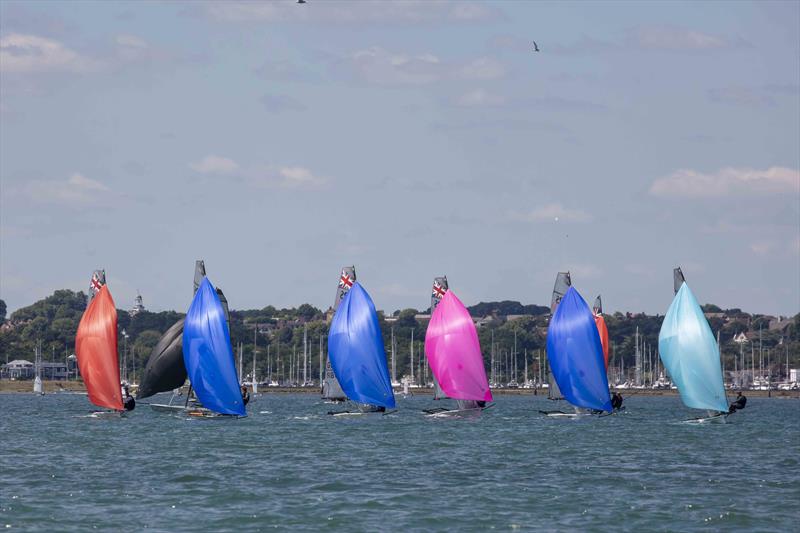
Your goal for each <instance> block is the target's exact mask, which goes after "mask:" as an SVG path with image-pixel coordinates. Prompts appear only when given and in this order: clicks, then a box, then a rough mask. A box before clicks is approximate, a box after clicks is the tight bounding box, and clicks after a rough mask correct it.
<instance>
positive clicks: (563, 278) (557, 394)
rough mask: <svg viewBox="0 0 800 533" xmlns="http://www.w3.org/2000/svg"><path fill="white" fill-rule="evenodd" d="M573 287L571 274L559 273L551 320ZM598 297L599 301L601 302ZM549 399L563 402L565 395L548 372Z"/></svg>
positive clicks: (551, 303) (554, 292) (551, 305)
mask: <svg viewBox="0 0 800 533" xmlns="http://www.w3.org/2000/svg"><path fill="white" fill-rule="evenodd" d="M571 286H572V278H571V277H570V275H569V272H559V273H558V274H557V275H556V283H555V285H554V286H553V297H552V298H551V300H550V318H552V317H553V315H554V314H555V312H556V307H558V304H559V303H561V298H563V297H564V295H565V294H566V293H567V290H568V289H569V288H570V287H571ZM599 298H600V297H599V296H598V300H599ZM547 399H548V400H563V399H564V395H562V394H561V389H559V388H558V383H556V379H555V377H554V376H553V372H551V371H549V370H548V372H547Z"/></svg>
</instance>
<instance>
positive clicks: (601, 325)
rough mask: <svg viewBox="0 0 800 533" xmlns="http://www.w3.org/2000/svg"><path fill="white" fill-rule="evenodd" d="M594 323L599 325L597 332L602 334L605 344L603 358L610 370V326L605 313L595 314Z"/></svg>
mask: <svg viewBox="0 0 800 533" xmlns="http://www.w3.org/2000/svg"><path fill="white" fill-rule="evenodd" d="M594 323H595V324H596V325H597V332H598V333H599V334H600V342H601V343H602V345H603V359H604V360H605V362H606V370H608V328H607V327H606V321H605V319H604V318H603V315H594Z"/></svg>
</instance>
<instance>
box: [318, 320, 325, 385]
mask: <svg viewBox="0 0 800 533" xmlns="http://www.w3.org/2000/svg"><path fill="white" fill-rule="evenodd" d="M323 359H324V357H322V333H320V334H319V386H320V387H321V386H322V380H323V379H325V376H323V375H322V373H323V372H324V371H325V370H324V363H323Z"/></svg>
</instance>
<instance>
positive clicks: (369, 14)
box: [205, 0, 502, 24]
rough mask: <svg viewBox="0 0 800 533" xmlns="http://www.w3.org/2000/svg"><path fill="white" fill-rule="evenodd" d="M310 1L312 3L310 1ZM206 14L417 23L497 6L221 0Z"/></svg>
mask: <svg viewBox="0 0 800 533" xmlns="http://www.w3.org/2000/svg"><path fill="white" fill-rule="evenodd" d="M311 4H313V5H311ZM205 12H206V15H207V16H208V17H209V18H212V19H215V20H220V21H224V22H315V23H324V24H358V23H382V24H419V23H437V22H438V23H441V22H460V23H471V22H484V21H489V20H495V19H498V18H501V16H502V15H501V13H500V11H499V10H497V9H495V8H491V7H487V6H486V5H482V4H478V3H474V2H466V1H463V0H459V1H455V0H404V1H402V2H390V1H386V0H359V1H357V2H352V1H351V2H345V1H339V2H320V1H316V2H309V3H308V4H307V5H297V4H296V3H295V2H294V1H285V2H253V1H231V0H228V1H223V2H211V3H208V4H206V5H205Z"/></svg>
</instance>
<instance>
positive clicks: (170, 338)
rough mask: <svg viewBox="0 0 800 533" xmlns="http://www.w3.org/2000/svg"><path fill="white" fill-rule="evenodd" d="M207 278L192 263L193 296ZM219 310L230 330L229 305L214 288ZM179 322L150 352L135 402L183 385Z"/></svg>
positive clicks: (201, 265)
mask: <svg viewBox="0 0 800 533" xmlns="http://www.w3.org/2000/svg"><path fill="white" fill-rule="evenodd" d="M205 275H206V266H205V263H204V262H203V261H202V260H198V261H196V262H195V266H194V293H196V292H197V289H198V288H199V287H200V283H202V281H203V278H204V277H205ZM217 295H218V296H219V299H220V302H221V303H222V307H223V309H224V310H225V318H226V320H227V323H228V327H229V328H230V315H229V313H228V301H227V300H226V299H225V295H224V294H222V290H220V289H219V288H217ZM184 320H185V319H184V318H181V319H180V320H178V321H177V322H175V323H174V324H173V325H172V326H170V328H169V329H168V330H167V331H166V332H165V333H164V334H163V335H162V336H161V338H160V339H158V343H157V344H156V345H155V347H154V348H153V350H152V351H151V352H150V357H149V358H148V359H147V365H146V366H145V368H144V373H143V374H142V380H141V382H140V384H139V390H138V392H137V393H136V397H137V398H148V397H150V396H152V395H154V394H157V393H159V392H167V391H171V390H174V389H177V388H179V387H181V386H183V384H184V383H185V382H186V377H187V375H186V367H185V366H184V364H183V321H184Z"/></svg>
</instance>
